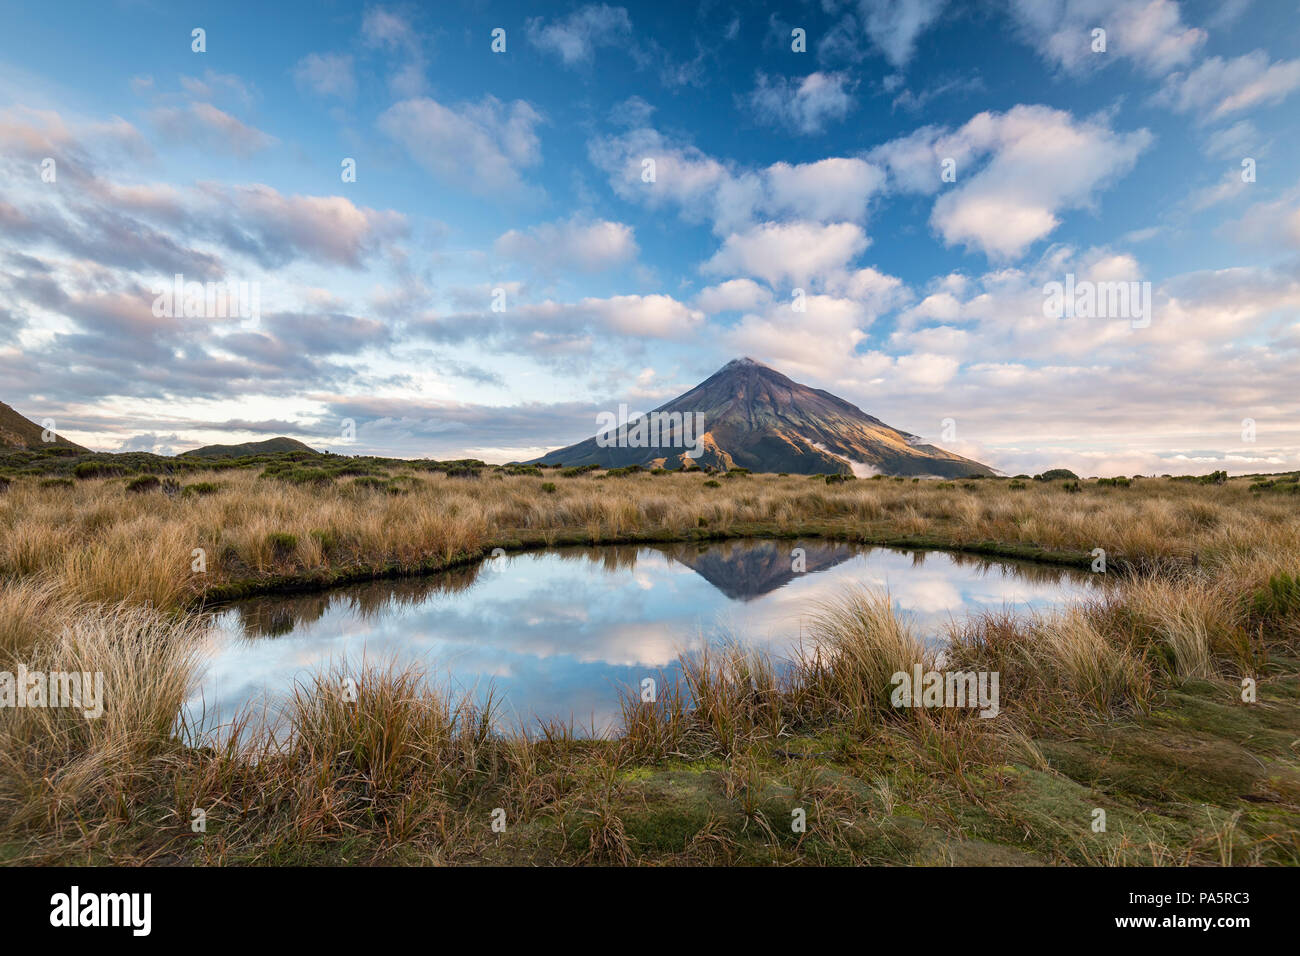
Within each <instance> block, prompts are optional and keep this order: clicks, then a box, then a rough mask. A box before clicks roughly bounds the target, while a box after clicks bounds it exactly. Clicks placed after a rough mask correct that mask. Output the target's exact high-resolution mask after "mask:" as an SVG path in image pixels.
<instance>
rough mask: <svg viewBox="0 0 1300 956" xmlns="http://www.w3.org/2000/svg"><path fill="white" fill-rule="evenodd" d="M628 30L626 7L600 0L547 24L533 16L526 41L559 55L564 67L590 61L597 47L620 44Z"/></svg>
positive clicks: (630, 24) (528, 25) (628, 22)
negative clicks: (607, 3)
mask: <svg viewBox="0 0 1300 956" xmlns="http://www.w3.org/2000/svg"><path fill="white" fill-rule="evenodd" d="M631 33H632V21H631V19H630V18H629V17H628V15H627V10H626V9H624V8H623V7H611V6H607V5H606V4H603V3H602V4H599V5H597V4H589V5H588V6H585V7H582V8H580V9H578V10H575V11H573V13H571V14H569V15H568V16H567V17H566V18H565V19H563V20H553V21H551V22H550V23H546V21H544V20H543V19H542V18H541V17H534V18H532V19H530V20H529V21H528V24H527V34H528V42H530V43H531V44H532V45H533V46H535V47H537V49H539V50H543V51H545V52H547V53H553V54H554V55H556V56H558V57H559V58H560V59H561V60H562V61H563V62H564V65H565V66H573V65H575V64H578V63H590V62H591V60H592V57H593V56H594V54H595V51H596V49H597V48H598V47H602V46H614V45H616V44H619V43H622V42H624V41H625V40H626V39H627V38H628V37H629V36H630V35H631Z"/></svg>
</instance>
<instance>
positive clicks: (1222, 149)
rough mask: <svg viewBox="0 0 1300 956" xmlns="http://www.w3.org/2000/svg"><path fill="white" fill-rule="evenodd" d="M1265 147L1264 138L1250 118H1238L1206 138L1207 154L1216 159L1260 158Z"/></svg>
mask: <svg viewBox="0 0 1300 956" xmlns="http://www.w3.org/2000/svg"><path fill="white" fill-rule="evenodd" d="M1264 147H1265V143H1264V138H1263V137H1262V136H1261V135H1260V132H1259V130H1258V129H1256V128H1255V124H1254V123H1252V122H1251V121H1250V120H1238V121H1237V122H1235V123H1233V124H1232V125H1231V126H1228V127H1225V128H1223V129H1218V130H1215V131H1214V132H1212V133H1211V134H1210V135H1209V136H1208V137H1206V140H1205V154H1206V155H1207V156H1212V157H1214V158H1215V159H1238V160H1239V159H1244V158H1245V157H1247V156H1252V157H1255V158H1258V157H1259V156H1260V154H1261V153H1262V152H1263V150H1264Z"/></svg>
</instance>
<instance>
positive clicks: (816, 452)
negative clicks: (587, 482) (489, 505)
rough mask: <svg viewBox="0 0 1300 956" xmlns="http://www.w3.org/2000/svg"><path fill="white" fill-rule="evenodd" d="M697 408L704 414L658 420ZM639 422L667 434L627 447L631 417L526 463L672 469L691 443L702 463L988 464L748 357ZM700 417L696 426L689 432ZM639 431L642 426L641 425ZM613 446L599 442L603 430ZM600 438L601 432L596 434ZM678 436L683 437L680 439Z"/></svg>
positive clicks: (836, 470) (964, 469) (846, 468)
mask: <svg viewBox="0 0 1300 956" xmlns="http://www.w3.org/2000/svg"><path fill="white" fill-rule="evenodd" d="M690 413H699V415H700V416H702V418H699V419H694V418H687V419H684V420H683V422H682V424H680V425H679V424H678V422H677V419H664V418H663V417H662V416H664V415H673V414H681V415H689V414H690ZM656 414H657V415H658V416H659V417H658V418H649V419H647V423H649V422H650V421H654V422H656V423H660V422H667V423H668V425H667V430H668V432H669V434H670V437H671V440H670V441H666V440H663V439H661V440H660V441H659V442H658V443H657V444H658V446H659V447H630V446H632V445H634V444H636V443H637V442H638V441H639V440H640V437H641V436H640V435H639V433H638V428H637V422H636V421H635V420H634V421H633V422H632V423H629V424H625V425H622V426H621V427H619V429H618V431H617V433H606V434H605V435H603V436H601V435H598V436H596V437H592V438H588V439H587V440H586V441H582V442H578V444H576V445H570V446H568V447H567V448H561V449H559V450H557V451H553V452H549V453H548V454H546V455H543V456H542V457H541V458H537V459H534V460H533V462H530V464H545V465H554V464H564V465H569V466H575V465H588V464H594V465H599V466H600V467H602V468H620V467H624V466H627V465H642V466H645V467H665V468H680V467H682V465H683V463H685V462H689V461H690V459H688V458H686V456H685V454H684V452H685V451H686V450H687V448H688V447H699V448H700V454H699V456H698V457H696V458H695V459H694V463H695V464H696V465H699V466H700V467H705V466H709V465H712V466H714V467H715V468H728V469H729V468H735V467H742V468H748V469H750V470H751V471H767V472H781V471H785V472H790V473H791V474H802V475H815V474H846V475H847V474H858V475H863V476H865V475H868V474H875V473H884V474H888V475H914V476H920V475H933V476H938V477H943V478H955V477H963V476H966V475H992V474H993V473H994V472H993V470H992V469H991V468H989V467H988V466H987V465H982V464H980V463H979V462H977V461H971V460H970V459H968V458H962V457H961V456H960V455H954V454H952V453H951V452H947V451H944V450H943V449H942V448H936V447H935V446H934V445H925V444H922V443H921V441H920V439H919V438H917V437H916V436H915V435H911V434H908V433H907V432H904V431H899V430H898V429H897V428H891V427H890V426H889V425H886V424H885V423H884V422H882V421H881V420H880V419H878V418H873V417H872V416H870V415H868V414H867V413H866V412H864V411H862V409H860V408H858V407H857V406H856V405H852V404H850V403H849V402H846V401H844V399H842V398H837V397H836V396H834V395H832V394H831V393H830V392H826V391H823V390H822V389H820V388H809V387H808V386H807V385H800V384H799V383H798V382H795V381H793V380H791V379H789V378H787V377H786V376H784V375H782V374H781V373H780V372H778V371H776V370H775V369H772V368H769V367H768V366H766V365H764V364H763V363H762V362H757V361H755V360H754V359H752V358H740V359H734V360H732V361H730V362H728V363H727V364H726V365H724V366H723V367H722V368H720V369H719V370H718V371H717V372H715V373H713V375H711V376H709V377H708V378H707V379H705V380H704V381H703V382H701V383H700V384H699V385H697V386H695V387H694V388H693V389H691V390H690V391H689V392H686V393H685V394H683V395H680V396H678V397H677V398H675V399H673V400H672V401H670V402H668V403H667V404H665V405H660V406H659V407H658V408H656V409H655V410H654V412H651V413H650V415H651V416H656ZM697 420H698V421H700V422H702V425H703V428H702V431H703V434H702V435H700V436H697V435H696V434H693V433H691V432H690V431H689V425H687V424H686V422H690V421H697ZM642 430H645V429H644V428H643V429H642ZM611 438H612V439H615V441H614V442H613V444H614V445H616V447H602V444H601V441H604V442H605V443H606V444H607V445H610V444H611V441H610V439H611ZM598 439H601V441H598ZM683 439H685V440H683Z"/></svg>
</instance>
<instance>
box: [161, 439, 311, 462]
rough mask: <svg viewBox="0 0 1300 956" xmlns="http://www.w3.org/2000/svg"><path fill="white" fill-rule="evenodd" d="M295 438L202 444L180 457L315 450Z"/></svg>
mask: <svg viewBox="0 0 1300 956" xmlns="http://www.w3.org/2000/svg"><path fill="white" fill-rule="evenodd" d="M315 450H316V449H314V448H311V447H309V446H307V445H304V444H303V443H302V442H300V441H298V440H297V439H296V438H285V437H283V436H281V437H279V438H268V439H267V440H266V441H248V442H244V443H243V444H242V445H204V446H203V447H202V448H195V449H192V450H191V451H187V452H182V453H181V454H180V455H179V456H178V457H180V458H243V457H244V456H246V455H276V454H280V453H281V452H287V451H307V452H313V453H314V452H315Z"/></svg>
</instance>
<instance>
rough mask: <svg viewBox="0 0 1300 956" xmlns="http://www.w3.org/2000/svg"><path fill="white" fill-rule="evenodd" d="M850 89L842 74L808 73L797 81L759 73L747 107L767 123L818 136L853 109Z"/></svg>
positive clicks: (850, 85) (850, 86) (846, 79)
mask: <svg viewBox="0 0 1300 956" xmlns="http://www.w3.org/2000/svg"><path fill="white" fill-rule="evenodd" d="M852 86H853V84H852V81H850V80H849V78H848V76H847V75H846V74H844V73H820V72H819V73H810V74H809V75H808V76H805V77H804V78H803V79H802V80H799V81H798V82H794V81H792V80H789V79H787V78H786V77H784V76H777V77H769V76H767V74H765V73H760V74H759V75H758V85H757V86H756V87H755V89H754V91H753V92H752V93H750V94H749V105H750V108H751V109H752V110H753V111H754V114H755V115H756V116H757V117H758V118H759V119H760V120H762V121H764V122H766V123H771V124H772V125H774V126H782V127H786V128H789V129H793V130H795V131H796V132H799V133H804V134H812V133H820V132H821V131H822V130H823V129H825V127H826V124H827V122H828V121H830V120H841V119H844V117H845V116H847V115H848V114H849V111H850V110H851V109H853V97H852V96H851V95H850V91H851V90H852Z"/></svg>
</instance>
